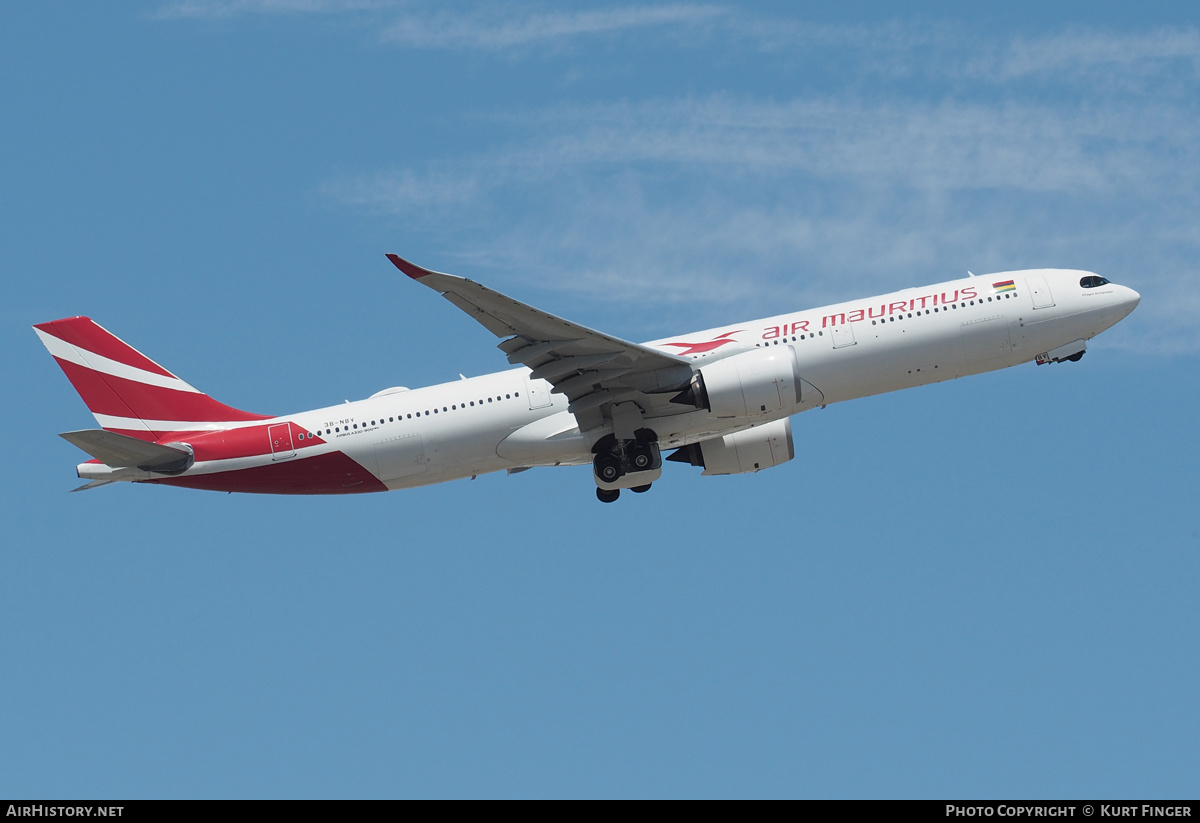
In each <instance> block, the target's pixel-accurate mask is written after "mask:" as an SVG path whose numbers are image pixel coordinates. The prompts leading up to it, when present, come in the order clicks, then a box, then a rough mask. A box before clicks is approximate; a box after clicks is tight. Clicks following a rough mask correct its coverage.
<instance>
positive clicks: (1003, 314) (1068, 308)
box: [80, 269, 1139, 489]
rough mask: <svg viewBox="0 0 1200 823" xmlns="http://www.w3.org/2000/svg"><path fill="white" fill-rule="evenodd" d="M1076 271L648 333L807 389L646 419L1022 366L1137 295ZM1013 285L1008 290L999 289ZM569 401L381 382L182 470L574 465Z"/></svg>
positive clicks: (496, 378) (389, 478) (701, 360)
mask: <svg viewBox="0 0 1200 823" xmlns="http://www.w3.org/2000/svg"><path fill="white" fill-rule="evenodd" d="M1087 274H1088V273H1087V272H1080V271H1074V270H1061V269H1042V270H1033V271H1022V272H1007V273H1002V274H993V275H988V276H986V277H968V278H964V279H961V280H953V281H948V282H945V283H940V284H936V285H933V286H926V287H922V288H913V289H905V290H903V291H898V292H894V293H891V294H886V295H882V296H879V297H874V298H869V299H864V300H854V301H850V302H847V303H839V304H837V305H833V306H825V307H823V308H817V309H811V310H808V311H801V312H795V313H789V314H782V315H777V316H775V317H768V318H764V319H761V320H754V321H749V322H745V323H737V324H732V325H728V326H721V327H718V328H713V329H707V330H704V331H700V332H696V333H694V334H691V335H687V336H686V337H682V338H670V339H663V340H658V341H653V342H650V343H648V344H645V345H646V346H648V347H650V348H655V349H659V350H661V351H664V352H669V353H671V354H675V355H680V354H682V355H683V356H685V357H686V358H688V359H689V360H691V361H693V365H694V367H695V368H703V367H704V366H705V365H706V364H709V363H713V362H716V361H718V360H721V359H723V358H726V357H729V356H731V355H735V354H739V353H742V352H746V351H751V350H754V349H756V348H764V347H766V348H776V347H787V346H790V347H792V349H793V350H794V351H795V362H796V364H797V367H798V374H799V375H800V376H801V377H802V378H803V384H804V391H803V392H801V393H800V394H801V399H800V402H799V403H798V404H795V405H790V406H787V407H785V408H783V409H781V410H779V411H777V412H772V413H770V414H767V415H764V416H759V417H755V418H753V419H749V418H742V419H730V418H728V417H725V418H717V417H714V416H713V415H712V414H710V413H708V412H706V411H704V410H697V409H694V408H691V407H686V406H680V407H679V409H678V412H677V413H671V414H668V415H666V416H658V417H655V418H654V419H653V420H648V421H647V423H648V425H651V426H652V427H653V429H654V431H655V432H656V434H657V436H658V440H659V443H660V445H661V447H662V448H663V449H664V450H665V449H670V448H676V447H680V446H684V445H687V444H690V443H696V442H698V441H702V440H706V439H708V438H712V437H718V436H721V435H724V434H730V433H733V432H736V431H740V430H744V429H747V428H750V427H752V426H756V425H760V424H762V423H767V422H770V421H772V420H778V419H780V418H783V417H787V416H790V415H793V414H796V413H798V412H801V411H805V410H807V409H810V408H813V407H815V406H824V405H827V404H830V403H839V402H842V401H845V400H852V399H854V398H858V397H866V396H869V395H875V394H881V393H883V392H890V391H896V390H898V389H904V388H911V387H914V386H920V385H925V384H927V383H935V382H939V381H943V380H949V379H952V378H956V377H962V376H964V375H969V374H978V373H981V372H986V371H992V370H995V369H1001V368H1005V367H1007V366H1013V365H1016V364H1018V363H1024V362H1028V361H1032V360H1034V359H1035V358H1037V357H1038V356H1039V355H1040V354H1042V353H1045V352H1052V351H1054V350H1055V349H1057V348H1059V347H1062V346H1065V345H1068V344H1071V343H1073V342H1074V341H1086V340H1089V339H1091V338H1092V337H1094V336H1095V335H1096V334H1098V333H1099V332H1102V331H1104V330H1105V329H1107V328H1109V327H1110V326H1112V325H1113V324H1115V323H1116V322H1118V321H1119V320H1121V319H1122V318H1123V317H1125V316H1126V315H1127V314H1128V313H1129V312H1130V311H1132V310H1133V308H1134V307H1135V306H1136V305H1137V302H1138V299H1139V298H1138V295H1137V293H1136V292H1134V291H1132V290H1131V289H1128V288H1126V287H1123V286H1118V285H1115V284H1105V285H1103V286H1101V287H1098V288H1083V287H1082V286H1081V285H1080V282H1081V278H1082V277H1083V276H1085V275H1087ZM1010 280H1011V281H1012V285H1011V286H1006V287H1005V288H1004V289H1003V290H998V289H997V284H1003V283H1006V282H1007V281H1010ZM567 405H568V401H567V399H566V398H565V397H564V396H562V395H560V394H555V393H553V392H552V391H551V386H550V384H549V383H547V382H545V381H543V380H535V379H531V377H530V371H529V370H528V369H525V368H516V369H512V370H508V371H503V372H498V373H495V374H488V375H484V376H481V377H474V378H467V379H462V380H458V381H455V382H452V383H444V384H441V385H436V386H430V387H427V388H422V389H414V390H406V389H395V390H389V391H388V392H382V393H380V394H379V395H376V396H373V397H371V398H368V399H366V400H360V401H357V402H352V403H346V404H342V405H338V406H330V407H328V408H324V409H317V410H314V411H308V412H303V413H300V414H296V415H288V416H283V417H280V418H278V420H279V421H281V422H282V421H286V422H288V423H290V424H291V426H292V429H293V433H294V435H295V437H297V438H300V439H299V440H297V441H295V442H293V443H291V446H292V447H294V448H279V449H278V450H277V451H275V452H274V453H272V454H267V455H261V454H259V455H254V456H247V457H233V458H230V459H215V460H202V459H198V460H197V462H196V463H195V465H193V466H192V467H191V468H190V469H188V471H187V472H186V475H187V476H193V477H194V476H196V475H203V474H208V473H216V472H230V471H239V470H242V469H246V468H252V467H254V466H261V465H264V464H267V465H270V464H272V463H273V464H276V465H278V464H279V463H280V462H282V461H289V460H294V459H298V458H301V457H313V456H316V455H320V454H322V453H323V452H330V451H338V452H341V453H343V454H344V455H345V456H347V457H349V458H351V459H352V460H353V461H354V462H355V463H357V464H359V465H361V466H362V467H363V468H364V469H366V470H367V471H368V472H370V474H371V475H374V477H376V478H378V480H379V481H380V482H381V483H382V484H383V486H384V487H386V488H387V489H402V488H410V487H414V486H422V485H428V484H431V483H439V482H443V481H446V480H453V479H456V478H462V477H471V476H474V475H479V474H485V473H487V472H495V471H501V470H519V469H523V468H527V467H533V466H554V465H575V464H585V463H588V462H590V461H591V459H592V451H591V447H592V445H593V444H594V443H596V441H597V440H598V439H599V438H600V437H602V436H604V435H605V434H607V433H609V432H611V427H609V428H603V427H602V428H599V429H592V430H589V431H587V432H581V431H580V430H579V426H578V424H577V422H576V419H575V416H574V415H573V414H571V413H570V412H569V411H568V410H567ZM268 422H271V421H268ZM306 432H307V433H309V434H308V435H304V433H306ZM312 434H315V435H316V438H313V437H312V436H311V435H312ZM302 435H303V436H306V437H307V438H308V439H307V440H305V439H303V437H302ZM198 457H199V455H198ZM80 470H81V471H80V475H81V476H83V477H89V476H90V477H111V478H112V479H130V480H133V479H146V480H149V479H158V478H159V477H160V476H158V475H155V474H154V473H144V472H140V471H138V470H120V471H117V472H114V471H113V470H111V469H108V467H106V466H98V465H96V464H94V463H90V464H89V463H85V464H83V465H81V466H80ZM181 479H182V478H181Z"/></svg>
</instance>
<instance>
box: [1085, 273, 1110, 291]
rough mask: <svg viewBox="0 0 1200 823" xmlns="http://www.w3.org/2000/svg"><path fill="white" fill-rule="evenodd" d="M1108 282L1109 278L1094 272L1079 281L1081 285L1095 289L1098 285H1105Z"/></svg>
mask: <svg viewBox="0 0 1200 823" xmlns="http://www.w3.org/2000/svg"><path fill="white" fill-rule="evenodd" d="M1106 283H1108V281H1107V280H1105V279H1104V278H1103V277H1099V276H1097V275H1094V274H1089V275H1088V276H1087V277H1085V278H1083V279H1082V280H1080V281H1079V285H1081V286H1083V287H1084V288H1085V289H1094V288H1096V287H1097V286H1103V285H1105V284H1106Z"/></svg>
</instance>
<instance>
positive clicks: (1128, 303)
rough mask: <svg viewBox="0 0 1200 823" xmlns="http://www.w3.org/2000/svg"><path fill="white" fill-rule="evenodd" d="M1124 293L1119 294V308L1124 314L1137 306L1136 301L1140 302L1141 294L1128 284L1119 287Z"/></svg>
mask: <svg viewBox="0 0 1200 823" xmlns="http://www.w3.org/2000/svg"><path fill="white" fill-rule="evenodd" d="M1121 288H1122V289H1123V290H1124V293H1123V294H1122V295H1121V308H1122V309H1124V311H1125V313H1126V314H1129V313H1130V312H1131V311H1133V310H1134V309H1136V308H1137V307H1138V303H1141V302H1142V296H1141V295H1140V294H1138V293H1137V292H1135V291H1134V290H1133V289H1131V288H1129V287H1128V286H1122V287H1121Z"/></svg>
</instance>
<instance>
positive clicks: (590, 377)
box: [387, 254, 692, 431]
mask: <svg viewBox="0 0 1200 823" xmlns="http://www.w3.org/2000/svg"><path fill="white" fill-rule="evenodd" d="M387 257H388V259H389V260H391V261H392V263H393V264H394V265H395V266H396V268H398V269H400V271H402V272H404V273H405V274H407V275H408V276H409V277H411V278H412V279H413V280H416V281H417V282H418V283H421V284H423V285H426V286H428V287H429V288H431V289H433V290H434V291H436V292H439V293H440V294H441V295H442V296H443V297H445V298H446V299H447V300H449V301H450V302H451V303H453V304H454V305H456V306H458V307H459V308H460V309H462V310H463V311H465V312H466V313H467V314H469V315H470V316H471V317H473V318H474V319H475V320H476V321H478V322H479V324H480V325H482V326H483V327H484V328H485V329H487V330H488V331H490V332H491V333H492V334H494V335H496V336H497V337H500V338H503V339H502V342H501V343H500V344H499V345H498V346H497V348H499V349H500V350H501V351H503V352H504V353H505V354H507V355H508V362H509V363H512V364H513V365H516V364H518V363H520V364H521V365H523V366H528V367H529V368H530V369H532V370H533V374H532V377H534V378H540V379H543V380H546V381H548V382H549V383H550V384H551V385H552V386H553V387H554V388H553V391H555V392H557V393H558V394H564V395H566V396H567V399H568V400H570V406H569V407H568V409H569V410H570V412H571V413H572V414H574V415H575V418H576V419H577V420H578V421H579V428H580V430H582V431H587V430H588V429H592V428H595V427H597V426H600V425H603V423H604V421H605V418H611V416H612V407H613V406H614V405H616V404H618V403H624V402H627V401H633V402H634V403H636V404H637V405H638V406H640V407H641V410H642V414H643V416H644V417H645V418H652V417H662V416H667V415H675V414H680V413H683V412H686V411H691V410H692V407H690V406H680V405H678V404H672V403H671V402H670V401H671V398H672V397H674V396H676V395H677V394H678V393H679V392H680V391H681V390H682V389H684V388H686V387H687V384H688V381H690V380H691V378H692V367H691V365H690V364H689V363H688V361H687V359H685V358H683V357H679V356H678V355H674V354H669V353H667V352H661V351H657V350H655V349H650V348H647V347H645V346H639V345H638V344H637V343H630V342H629V341H627V340H622V339H620V338H618V337H612V336H611V335H607V334H603V333H602V332H598V331H595V330H593V329H589V328H587V327H586V326H581V325H579V324H578V323H572V322H571V321H570V320H564V319H563V318H561V317H555V316H554V315H553V314H549V313H547V312H544V311H542V310H540V309H535V308H534V307H533V306H529V305H526V304H525V303H521V302H520V301H517V300H513V299H512V298H511V297H506V296H505V295H503V294H500V293H499V292H496V291H492V290H491V289H489V288H487V287H486V286H481V285H480V284H478V283H476V282H475V281H474V280H468V279H466V278H465V277H456V276H455V275H452V274H442V273H440V272H435V271H430V270H428V269H424V268H421V267H420V266H418V265H416V264H414V263H410V262H409V261H407V260H405V259H404V258H402V257H399V256H397V255H394V254H389V255H388V256H387Z"/></svg>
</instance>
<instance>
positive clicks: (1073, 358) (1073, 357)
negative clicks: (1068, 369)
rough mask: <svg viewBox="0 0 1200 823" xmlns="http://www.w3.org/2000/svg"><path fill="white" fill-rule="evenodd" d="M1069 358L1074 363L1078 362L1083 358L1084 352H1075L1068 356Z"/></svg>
mask: <svg viewBox="0 0 1200 823" xmlns="http://www.w3.org/2000/svg"><path fill="white" fill-rule="evenodd" d="M1067 359H1068V360H1070V361H1071V362H1072V363H1078V362H1079V361H1080V360H1082V359H1083V352H1078V353H1076V354H1073V355H1071V356H1070V357H1068V358H1067ZM1089 362H1090V361H1089Z"/></svg>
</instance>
